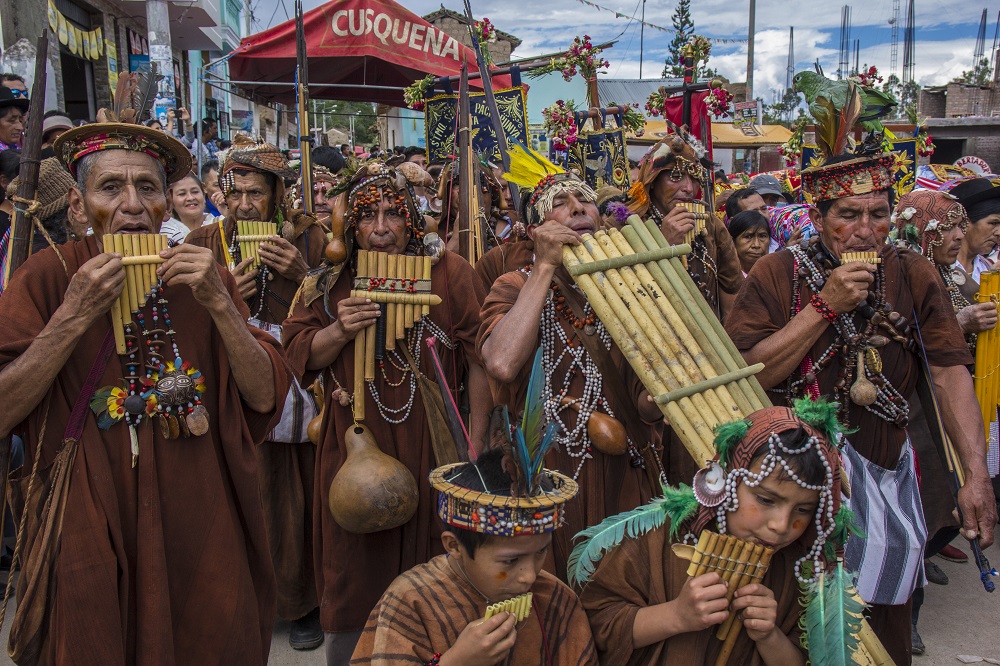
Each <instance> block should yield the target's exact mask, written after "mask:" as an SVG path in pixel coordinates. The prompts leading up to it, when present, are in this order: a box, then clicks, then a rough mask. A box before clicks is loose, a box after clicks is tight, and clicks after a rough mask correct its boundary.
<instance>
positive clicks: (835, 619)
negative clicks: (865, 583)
mask: <svg viewBox="0 0 1000 666" xmlns="http://www.w3.org/2000/svg"><path fill="white" fill-rule="evenodd" d="M864 608H865V606H864V603H862V601H861V598H860V597H858V593H857V590H855V588H854V581H853V580H852V576H851V574H849V573H848V572H847V571H845V570H844V563H843V562H838V563H837V568H836V570H835V571H833V572H830V573H821V574H820V576H819V580H817V581H816V582H815V583H814V584H813V585H812V586H811V589H810V591H809V600H808V602H807V603H806V608H805V612H804V613H803V614H802V623H801V624H802V626H803V628H804V629H805V633H806V637H807V638H806V642H807V645H808V648H809V663H810V664H812V666H850V665H851V664H853V663H854V659H853V656H852V655H853V654H854V653H855V652H856V651H857V650H858V647H859V644H860V641H861V639H860V637H859V633H858V632H860V631H861V620H862V612H863V611H864Z"/></svg>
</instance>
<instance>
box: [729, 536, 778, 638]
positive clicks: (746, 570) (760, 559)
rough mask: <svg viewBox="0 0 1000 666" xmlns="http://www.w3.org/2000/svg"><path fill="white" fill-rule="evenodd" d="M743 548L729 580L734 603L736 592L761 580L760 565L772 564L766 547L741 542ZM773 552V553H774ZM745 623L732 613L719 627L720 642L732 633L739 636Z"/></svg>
mask: <svg viewBox="0 0 1000 666" xmlns="http://www.w3.org/2000/svg"><path fill="white" fill-rule="evenodd" d="M741 544H742V547H741V549H740V551H739V553H737V554H736V555H734V556H733V559H735V560H736V562H737V564H736V566H735V567H734V570H733V573H732V575H731V576H730V577H729V578H728V579H727V581H728V582H729V583H730V585H729V589H728V591H727V594H728V595H729V600H730V601H732V600H733V599H734V598H735V596H736V591H737V590H739V589H740V588H741V587H745V586H747V585H749V584H750V583H753V582H757V581H758V580H759V579H758V577H757V575H758V565H763V566H767V564H768V563H769V562H770V555H769V554H767V551H768V550H769V549H766V548H764V546H761V545H758V544H753V543H750V542H749V541H743V542H741ZM772 552H773V551H772ZM765 554H767V558H768V559H767V562H765V561H764V557H765ZM742 625H743V623H742V622H740V621H739V619H738V618H737V617H736V614H735V613H730V615H729V617H727V618H726V620H725V621H724V622H723V623H722V624H721V625H719V629H718V631H716V633H715V637H716V638H718V639H719V640H723V641H724V640H726V639H727V638H728V637H729V635H730V633H734V634H738V633H739V632H740V629H741V628H742Z"/></svg>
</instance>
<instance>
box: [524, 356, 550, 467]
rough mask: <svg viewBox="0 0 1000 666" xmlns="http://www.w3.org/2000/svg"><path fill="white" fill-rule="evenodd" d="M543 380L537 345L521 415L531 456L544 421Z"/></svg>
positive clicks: (540, 439)
mask: <svg viewBox="0 0 1000 666" xmlns="http://www.w3.org/2000/svg"><path fill="white" fill-rule="evenodd" d="M544 380H545V373H544V372H543V371H542V348H541V347H539V348H538V350H537V351H536V352H535V361H534V363H532V364H531V378H530V379H529V380H528V390H527V393H526V395H525V396H524V415H523V416H522V417H521V431H522V432H523V433H524V438H525V441H526V443H527V445H528V451H529V452H530V453H531V454H532V455H531V457H532V458H534V454H535V452H536V451H537V450H538V447H539V446H540V445H541V443H542V426H543V424H544V421H545V410H544V409H542V406H543V405H542V388H543V382H544Z"/></svg>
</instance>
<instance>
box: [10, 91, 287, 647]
mask: <svg viewBox="0 0 1000 666" xmlns="http://www.w3.org/2000/svg"><path fill="white" fill-rule="evenodd" d="M125 79H126V77H122V81H123V82H124V83H126V84H127V81H126V80H125ZM118 97H119V99H120V100H121V101H120V102H119V104H120V105H121V106H123V104H124V98H125V95H122V94H119V95H118ZM121 106H120V107H119V108H118V109H116V111H115V112H113V113H112V114H111V117H112V118H117V117H121V115H122V114H124V113H125V111H123V110H122V109H121ZM134 114H135V111H134V110H132V109H129V110H128V113H127V114H126V117H128V116H133V117H134ZM55 152H56V154H57V156H58V157H59V159H60V160H61V161H62V162H63V164H64V165H66V166H67V167H68V168H69V170H70V172H71V173H72V174H73V175H74V177H75V178H76V181H77V187H75V188H74V189H73V190H72V191H71V192H70V195H69V204H70V207H71V209H72V210H73V212H74V214H76V215H78V216H80V217H81V219H82V218H86V219H87V220H88V222H89V224H90V225H91V226H92V227H93V229H94V235H92V236H88V237H87V238H86V239H84V240H81V241H76V242H71V243H68V244H66V245H63V246H62V247H61V248H60V250H61V252H62V257H63V258H64V259H65V267H64V265H63V264H62V263H61V262H60V259H59V257H58V256H57V255H56V253H55V251H54V250H45V251H43V252H40V253H38V254H37V255H34V256H33V257H31V258H29V259H28V261H27V262H26V263H25V264H24V265H23V266H22V267H21V268H20V269H19V270H18V271H17V272H15V274H14V276H13V279H12V280H11V284H10V286H9V289H8V291H7V292H6V293H5V294H4V297H3V298H2V299H0V391H2V394H3V395H4V396H5V399H6V403H5V405H4V409H3V412H2V416H0V433H3V434H7V433H10V432H11V431H18V432H20V433H22V434H24V435H25V464H24V466H23V467H21V468H20V470H19V471H17V472H15V474H14V478H13V479H12V481H11V483H12V484H14V485H15V486H17V489H16V490H15V496H20V497H22V498H23V497H24V491H25V490H27V488H28V487H29V486H32V487H33V490H32V494H31V495H30V496H29V497H28V500H27V502H26V505H25V506H24V507H23V514H22V520H23V521H24V522H23V523H22V528H24V529H23V533H22V535H21V536H22V539H21V541H22V542H21V543H19V544H18V552H19V553H20V555H21V557H22V559H23V564H22V568H21V579H20V581H19V583H20V589H19V590H18V608H17V611H18V615H17V616H16V617H15V619H14V625H13V627H12V630H11V637H12V638H11V646H12V647H14V646H17V651H18V654H19V656H17V657H15V661H25V662H31V663H34V658H35V657H36V656H37V657H38V658H39V659H40V661H41V663H64V664H68V663H74V664H126V663H128V664H135V663H153V662H156V663H166V664H192V663H247V664H264V663H266V661H267V656H268V650H269V647H270V642H271V628H272V624H273V617H274V577H273V574H272V567H271V559H270V556H269V554H268V551H267V544H266V536H265V534H264V525H263V520H262V515H261V510H260V496H259V491H258V489H257V458H256V452H255V448H256V444H259V443H260V441H261V440H263V439H264V437H265V435H266V434H267V432H268V431H269V430H270V429H271V428H272V427H273V426H274V424H275V423H276V422H277V420H278V414H279V411H280V407H281V396H283V395H284V394H285V392H286V391H287V390H288V383H289V381H290V373H289V371H288V369H287V366H286V364H285V362H284V358H283V355H282V353H281V350H280V346H279V345H278V343H277V342H276V341H275V340H273V339H272V338H270V337H269V336H267V335H265V334H263V333H261V332H259V331H256V330H254V329H252V328H250V327H248V326H247V323H246V319H247V317H248V316H249V313H248V312H247V308H246V305H245V304H244V303H243V301H242V300H241V299H240V297H239V292H238V290H237V288H236V283H235V281H234V280H233V278H232V276H231V275H230V273H229V272H228V271H226V270H224V269H222V268H220V267H219V266H218V265H217V264H216V262H215V260H214V259H213V258H212V253H211V252H209V251H207V250H205V249H203V248H199V247H195V246H192V245H180V246H177V247H173V248H169V249H166V250H164V251H162V252H160V253H159V255H158V256H156V255H154V256H153V257H151V259H152V261H151V262H147V267H148V268H149V269H150V272H154V271H155V273H154V274H155V276H156V278H158V280H159V281H158V282H154V287H153V289H152V295H151V296H150V298H149V300H148V302H147V303H146V305H145V306H144V307H141V308H140V309H139V310H138V311H136V312H134V313H133V315H132V318H133V321H132V323H130V324H128V325H126V326H125V340H126V342H127V352H126V353H125V354H124V355H115V354H114V353H113V352H114V350H115V341H114V336H113V335H112V317H110V316H109V313H110V311H111V309H112V307H113V306H114V307H117V306H118V303H119V293H120V292H122V290H123V289H124V288H125V287H126V285H125V282H126V279H125V275H126V272H125V270H123V258H122V256H121V255H119V254H115V253H111V252H110V251H107V252H106V251H105V250H108V248H106V247H104V245H103V242H102V241H103V238H104V234H105V233H107V234H122V235H125V236H126V237H127V238H135V236H133V235H136V234H154V233H156V231H157V230H158V229H159V227H160V223H161V222H162V221H163V219H164V217H165V216H164V213H165V212H166V211H167V199H166V194H165V192H166V188H167V184H168V182H172V181H175V180H176V179H178V178H180V177H182V176H183V175H185V174H187V173H188V172H189V171H190V169H191V157H190V154H189V153H188V151H187V150H186V149H185V148H184V146H183V145H181V144H180V143H179V142H178V141H177V140H176V139H174V138H173V137H170V136H168V135H167V134H164V133H163V132H160V131H157V130H153V129H149V128H146V127H143V126H139V125H135V124H127V123H122V122H116V121H113V122H104V123H98V124H90V125H86V126H83V127H78V128H74V129H72V130H69V131H68V132H66V133H65V134H63V135H62V136H61V137H59V138H58V139H57V140H56V142H55ZM109 238H110V236H109ZM126 258H128V257H126ZM130 286H132V285H130ZM119 313H120V312H119ZM178 366H179V367H178ZM12 489H13V488H12ZM46 502H50V504H48V505H46V506H47V509H46V510H45V511H44V512H43V510H42V505H43V503H46ZM50 529H51V530H54V532H53V533H50V532H49V531H48V530H50ZM11 607H13V605H12V606H11Z"/></svg>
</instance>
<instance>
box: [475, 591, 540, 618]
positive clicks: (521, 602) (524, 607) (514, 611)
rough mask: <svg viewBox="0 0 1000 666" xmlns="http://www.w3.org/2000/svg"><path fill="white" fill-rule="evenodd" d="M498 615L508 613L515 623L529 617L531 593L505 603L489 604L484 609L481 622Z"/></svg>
mask: <svg viewBox="0 0 1000 666" xmlns="http://www.w3.org/2000/svg"><path fill="white" fill-rule="evenodd" d="M500 613H510V614H511V615H513V616H514V620H515V621H516V622H520V621H521V620H523V619H524V618H526V617H528V616H529V615H531V592H525V593H524V594H521V595H518V596H516V597H514V598H513V599H508V600H507V601H501V602H499V603H495V604H490V605H489V606H487V607H486V616H485V617H484V618H483V620H488V619H490V618H491V617H493V616H494V615H499V614H500Z"/></svg>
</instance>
